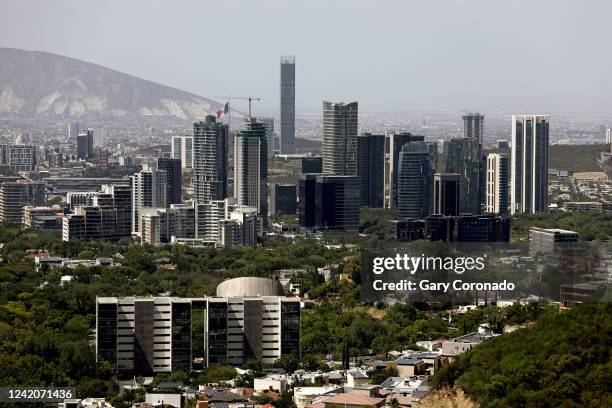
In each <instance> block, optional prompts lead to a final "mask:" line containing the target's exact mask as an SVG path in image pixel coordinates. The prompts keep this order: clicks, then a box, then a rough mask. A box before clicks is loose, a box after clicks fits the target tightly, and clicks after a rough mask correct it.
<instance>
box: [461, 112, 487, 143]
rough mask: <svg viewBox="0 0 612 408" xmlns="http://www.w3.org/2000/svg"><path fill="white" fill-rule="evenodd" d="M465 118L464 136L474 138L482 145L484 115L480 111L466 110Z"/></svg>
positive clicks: (463, 117)
mask: <svg viewBox="0 0 612 408" xmlns="http://www.w3.org/2000/svg"><path fill="white" fill-rule="evenodd" d="M462 119H463V137H465V138H468V139H474V140H477V141H478V144H479V145H481V146H482V142H483V139H484V115H483V114H482V113H478V112H466V113H464V114H463V116H462Z"/></svg>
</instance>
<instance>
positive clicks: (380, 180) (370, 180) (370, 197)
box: [357, 133, 385, 208]
mask: <svg viewBox="0 0 612 408" xmlns="http://www.w3.org/2000/svg"><path fill="white" fill-rule="evenodd" d="M357 151H358V155H357V164H358V175H359V181H360V190H361V205H362V206H368V207H370V208H383V207H384V188H385V185H384V184H385V135H372V134H370V133H366V134H363V135H360V136H359V137H358V138H357Z"/></svg>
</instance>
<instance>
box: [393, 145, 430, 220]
mask: <svg viewBox="0 0 612 408" xmlns="http://www.w3.org/2000/svg"><path fill="white" fill-rule="evenodd" d="M432 161H433V157H432V149H431V148H430V146H429V145H428V143H425V142H414V143H407V144H405V145H404V147H403V148H402V151H401V152H400V155H399V161H398V169H397V173H398V174H397V206H398V209H399V214H400V217H401V218H423V217H426V216H427V215H429V212H430V205H431V201H430V200H431V192H430V187H431V181H432V175H433V169H432Z"/></svg>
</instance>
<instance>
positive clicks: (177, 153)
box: [170, 122, 201, 169]
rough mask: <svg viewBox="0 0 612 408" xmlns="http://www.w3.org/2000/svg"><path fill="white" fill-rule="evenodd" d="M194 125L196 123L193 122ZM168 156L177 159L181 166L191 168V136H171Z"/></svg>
mask: <svg viewBox="0 0 612 408" xmlns="http://www.w3.org/2000/svg"><path fill="white" fill-rule="evenodd" d="M200 123H201V122H200ZM195 127H196V124H194V129H195ZM194 133H195V132H194ZM170 157H172V158H173V159H179V160H180V161H181V167H182V168H184V169H193V136H192V135H174V136H172V144H171V145H170Z"/></svg>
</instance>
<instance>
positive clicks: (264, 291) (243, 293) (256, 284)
mask: <svg viewBox="0 0 612 408" xmlns="http://www.w3.org/2000/svg"><path fill="white" fill-rule="evenodd" d="M283 295H284V290H283V286H282V285H281V284H280V282H279V281H277V280H274V279H268V278H255V277H245V278H235V279H228V280H226V281H223V282H221V283H220V284H219V285H218V286H217V296H221V297H234V296H237V297H247V296H283Z"/></svg>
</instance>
